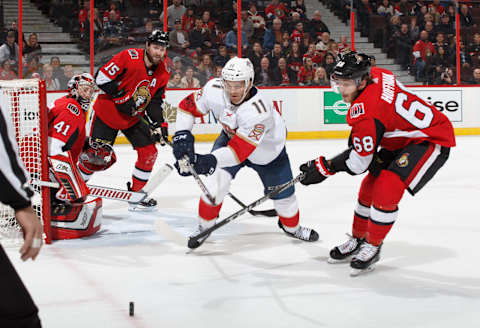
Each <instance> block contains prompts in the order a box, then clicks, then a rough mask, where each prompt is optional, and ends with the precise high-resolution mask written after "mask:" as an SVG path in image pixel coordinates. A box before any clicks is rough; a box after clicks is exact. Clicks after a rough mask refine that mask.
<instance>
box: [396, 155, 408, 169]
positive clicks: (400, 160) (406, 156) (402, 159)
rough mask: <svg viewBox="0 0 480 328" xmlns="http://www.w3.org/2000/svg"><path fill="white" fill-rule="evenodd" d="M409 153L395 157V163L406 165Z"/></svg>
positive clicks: (401, 165)
mask: <svg viewBox="0 0 480 328" xmlns="http://www.w3.org/2000/svg"><path fill="white" fill-rule="evenodd" d="M409 155H410V154H409V153H404V154H402V156H400V158H399V159H397V161H396V163H397V165H398V166H399V167H406V166H407V165H408V156H409Z"/></svg>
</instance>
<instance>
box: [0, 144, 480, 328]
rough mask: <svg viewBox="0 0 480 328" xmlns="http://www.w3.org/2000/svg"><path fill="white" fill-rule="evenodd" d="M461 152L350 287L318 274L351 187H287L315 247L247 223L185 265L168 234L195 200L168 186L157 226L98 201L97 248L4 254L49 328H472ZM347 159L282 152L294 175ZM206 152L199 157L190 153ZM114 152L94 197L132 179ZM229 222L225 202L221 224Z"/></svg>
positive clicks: (242, 179)
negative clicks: (25, 256)
mask: <svg viewBox="0 0 480 328" xmlns="http://www.w3.org/2000/svg"><path fill="white" fill-rule="evenodd" d="M457 143H458V146H457V147H456V148H454V149H453V150H452V153H451V156H450V159H449V160H448V161H447V163H446V165H445V166H444V167H443V168H442V169H441V170H440V171H439V172H438V174H437V176H435V177H434V179H433V180H432V181H431V182H430V183H429V184H427V186H426V187H425V188H424V189H423V190H422V191H421V192H420V193H419V194H418V195H417V196H415V197H411V196H410V195H408V194H405V196H404V199H403V200H402V202H401V204H400V212H399V218H398V221H397V222H396V224H395V225H394V227H393V229H392V231H391V232H390V234H389V235H388V237H387V239H386V241H385V243H384V247H383V250H382V259H381V260H380V262H379V263H378V264H377V268H376V270H375V271H373V272H371V273H369V274H368V275H363V276H359V277H355V278H352V277H350V276H349V271H350V270H349V265H348V264H337V265H332V264H328V263H327V261H326V260H327V257H328V252H329V250H330V248H331V247H333V246H335V245H336V244H338V243H340V242H343V241H344V238H345V235H344V233H346V232H350V230H351V224H352V215H353V207H354V205H355V200H356V195H357V190H358V187H359V183H360V181H361V177H351V176H349V175H347V174H345V173H342V174H337V175H336V176H333V177H331V178H329V179H328V180H327V181H326V182H324V183H323V184H320V185H315V186H310V187H308V188H307V187H304V186H297V196H298V199H299V203H300V208H301V212H300V213H301V223H302V224H303V225H306V226H309V227H313V228H315V229H316V230H317V231H318V232H319V234H320V240H319V241H318V242H316V243H305V242H300V241H297V240H293V239H291V238H288V237H286V236H285V235H284V233H283V232H281V231H280V229H279V228H278V227H277V223H276V219H273V218H266V217H252V216H250V215H248V214H247V215H244V216H242V217H240V218H238V219H236V220H234V221H233V222H231V223H229V224H227V225H226V226H225V227H223V228H222V229H220V230H218V231H217V232H215V233H214V235H212V237H211V238H210V239H209V241H208V242H206V243H205V244H204V245H203V246H202V247H200V248H198V249H197V250H195V251H194V252H191V253H188V252H187V251H188V249H187V247H186V245H184V244H179V243H178V240H177V239H178V238H175V234H171V233H168V229H166V228H165V224H167V225H168V226H167V228H168V227H171V228H172V229H173V230H174V231H176V232H177V233H179V234H181V235H182V236H187V235H188V234H189V233H190V232H192V231H193V230H194V228H195V226H196V212H197V205H198V198H199V195H200V189H199V188H198V187H197V185H196V184H195V182H194V180H193V178H182V177H180V176H178V175H177V174H176V172H172V174H171V175H170V176H169V177H168V178H167V180H165V182H164V183H163V184H162V185H160V186H159V188H158V189H157V190H156V191H155V193H154V196H155V198H156V199H157V200H158V203H159V208H160V209H159V211H158V212H157V213H153V214H152V213H150V214H132V213H130V212H128V211H127V206H126V204H125V203H121V202H113V201H105V202H104V220H103V224H102V230H101V233H99V234H98V235H97V236H95V237H93V238H88V239H84V240H74V241H61V242H55V243H53V244H52V245H49V246H44V247H43V249H42V252H41V254H40V256H39V258H38V259H37V261H35V262H31V261H30V262H28V263H23V262H21V261H20V260H19V256H18V253H17V252H16V251H14V250H12V249H10V250H8V253H9V256H10V258H11V259H12V261H13V262H14V264H15V266H16V268H17V270H18V272H19V273H20V275H21V277H22V278H23V281H24V282H25V284H26V285H27V286H28V289H29V290H30V293H31V294H32V296H33V298H34V300H35V302H36V304H37V305H38V307H39V309H40V317H41V319H42V321H43V326H44V327H47V328H54V327H70V328H74V327H91V328H96V327H115V328H121V327H148V328H150V327H152V328H153V327H155V328H156V327H188V326H191V327H206V328H214V327H222V328H223V327H241V328H245V327H276V328H277V327H288V328H292V327H302V328H303V327H402V328H403V327H422V328H424V327H434V328H441V327H448V328H451V327H462V328H463V327H480V316H479V309H480V264H479V256H478V254H479V251H480V246H479V243H478V238H479V234H480V223H479V221H478V220H479V215H478V202H479V200H480V197H479V196H480V178H479V172H478V171H479V163H480V151H479V147H480V137H458V138H457ZM345 146H346V140H315V141H290V142H288V144H287V150H288V152H289V156H290V160H291V162H292V168H293V171H294V173H297V172H298V166H299V164H301V163H302V162H304V161H306V160H309V159H311V158H313V157H315V156H318V155H321V154H325V155H327V156H332V155H335V154H336V153H338V152H339V151H341V150H343V149H344V148H345ZM210 147H211V144H207V143H205V144H198V145H197V149H198V151H199V152H207V151H208V150H209V149H210ZM115 149H116V152H117V155H118V162H117V164H115V165H114V166H113V167H112V168H111V169H110V170H108V171H106V172H103V173H101V174H97V175H96V176H94V178H93V179H92V181H91V182H92V183H95V184H104V185H108V186H113V187H124V186H125V183H126V182H127V181H128V180H129V179H130V174H131V171H132V168H133V164H134V162H135V158H136V155H135V153H134V151H133V150H132V149H131V147H130V146H117V147H115ZM158 162H160V163H165V162H169V163H172V162H173V157H172V155H171V151H170V149H169V148H160V147H159V158H158ZM231 191H232V193H234V195H236V196H237V197H239V198H240V199H241V200H243V201H244V202H245V203H249V202H251V201H253V200H255V199H257V198H259V197H261V195H262V186H261V183H260V181H259V179H258V178H257V177H256V174H255V172H254V171H252V170H250V169H247V168H246V169H243V170H242V171H240V173H239V175H238V176H237V178H236V180H234V183H233V185H232V189H231ZM271 207H272V203H271V201H268V202H267V203H265V204H264V206H262V208H271ZM238 209H239V207H238V205H236V204H235V203H233V202H232V201H231V200H230V199H226V201H225V204H224V206H223V209H222V212H221V217H226V216H227V215H229V214H231V213H233V212H235V211H237V210H238ZM155 227H158V228H155ZM0 279H1V278H0ZM2 297H8V296H7V295H2ZM129 302H134V303H135V316H133V317H129V315H128V304H129Z"/></svg>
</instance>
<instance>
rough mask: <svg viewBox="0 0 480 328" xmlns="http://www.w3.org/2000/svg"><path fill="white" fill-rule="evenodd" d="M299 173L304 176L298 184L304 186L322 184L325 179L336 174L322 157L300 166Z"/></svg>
mask: <svg viewBox="0 0 480 328" xmlns="http://www.w3.org/2000/svg"><path fill="white" fill-rule="evenodd" d="M300 171H302V172H303V173H304V174H305V177H304V178H303V179H302V180H300V183H301V184H303V185H305V186H308V185H311V184H315V183H320V182H323V181H324V180H325V179H326V178H328V177H329V176H332V175H334V174H335V173H336V172H335V170H334V169H333V168H332V167H331V165H329V164H328V161H327V160H326V159H325V157H323V156H320V157H319V158H316V159H313V160H311V161H308V162H306V163H304V164H302V165H301V166H300Z"/></svg>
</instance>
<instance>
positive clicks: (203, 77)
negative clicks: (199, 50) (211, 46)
mask: <svg viewBox="0 0 480 328" xmlns="http://www.w3.org/2000/svg"><path fill="white" fill-rule="evenodd" d="M214 69H215V67H214V66H213V63H212V57H210V55H208V54H204V55H203V56H202V61H201V62H200V64H199V65H198V67H197V74H196V76H197V77H198V80H199V81H200V85H204V84H205V82H207V81H208V79H209V78H210V76H212V75H213V74H214Z"/></svg>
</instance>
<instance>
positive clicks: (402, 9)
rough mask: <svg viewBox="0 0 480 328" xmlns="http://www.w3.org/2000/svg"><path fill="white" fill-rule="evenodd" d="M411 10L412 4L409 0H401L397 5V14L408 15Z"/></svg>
mask: <svg viewBox="0 0 480 328" xmlns="http://www.w3.org/2000/svg"><path fill="white" fill-rule="evenodd" d="M410 10H411V5H410V4H409V3H408V0H400V2H399V3H398V4H397V5H395V15H400V16H408V15H409V14H410Z"/></svg>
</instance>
